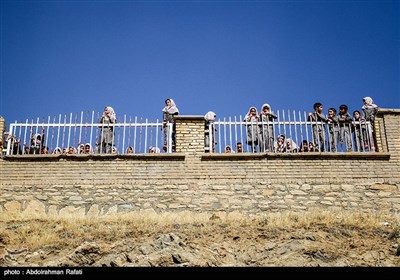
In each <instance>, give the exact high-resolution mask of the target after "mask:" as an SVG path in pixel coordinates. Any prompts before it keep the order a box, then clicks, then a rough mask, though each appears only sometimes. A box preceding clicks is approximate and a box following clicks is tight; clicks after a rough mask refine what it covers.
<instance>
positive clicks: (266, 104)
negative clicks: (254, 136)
mask: <svg viewBox="0 0 400 280" xmlns="http://www.w3.org/2000/svg"><path fill="white" fill-rule="evenodd" d="M265 107H268V109H269V111H270V112H271V106H270V105H269V104H268V103H265V104H263V105H262V106H261V113H262V112H263V111H264V108H265Z"/></svg>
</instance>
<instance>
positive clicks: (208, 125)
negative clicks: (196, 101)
mask: <svg viewBox="0 0 400 280" xmlns="http://www.w3.org/2000/svg"><path fill="white" fill-rule="evenodd" d="M216 117H217V115H216V114H215V113H214V112H213V111H209V112H207V114H205V115H204V119H205V123H204V151H205V152H206V153H208V152H210V150H211V151H212V152H213V153H214V152H215V145H216V144H217V143H216V141H215V139H216V138H215V134H216V132H217V129H216V128H215V125H214V122H215V118H216ZM210 139H212V140H211V141H210Z"/></svg>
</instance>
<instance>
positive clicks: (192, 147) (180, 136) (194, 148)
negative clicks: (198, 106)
mask: <svg viewBox="0 0 400 280" xmlns="http://www.w3.org/2000/svg"><path fill="white" fill-rule="evenodd" d="M204 123H205V119H204V116H176V117H175V124H176V152H178V153H185V154H188V155H198V156H200V155H201V154H203V153H204Z"/></svg>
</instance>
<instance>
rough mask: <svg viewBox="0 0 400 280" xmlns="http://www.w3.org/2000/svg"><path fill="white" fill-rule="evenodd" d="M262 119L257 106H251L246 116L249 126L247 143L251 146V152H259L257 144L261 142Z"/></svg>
mask: <svg viewBox="0 0 400 280" xmlns="http://www.w3.org/2000/svg"><path fill="white" fill-rule="evenodd" d="M259 120H260V116H259V115H258V112H257V108H256V107H250V108H249V111H248V112H247V114H246V117H245V118H244V121H245V122H246V127H247V134H246V144H247V145H249V146H250V147H251V152H253V153H255V152H257V145H258V143H259V141H258V137H259V134H260V133H259V131H260V130H259V127H258V122H259Z"/></svg>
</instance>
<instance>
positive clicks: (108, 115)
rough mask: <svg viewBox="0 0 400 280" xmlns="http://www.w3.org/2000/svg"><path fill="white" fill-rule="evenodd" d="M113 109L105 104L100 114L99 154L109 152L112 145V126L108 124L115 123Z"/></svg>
mask: <svg viewBox="0 0 400 280" xmlns="http://www.w3.org/2000/svg"><path fill="white" fill-rule="evenodd" d="M116 119H117V118H116V116H115V111H114V109H113V108H112V107H110V106H107V107H105V108H104V112H103V115H102V116H101V118H100V120H99V123H100V124H102V126H101V128H100V129H101V132H100V139H99V140H100V141H99V143H100V144H99V152H100V154H104V153H106V154H111V153H112V147H113V145H114V127H113V126H110V124H115V123H116Z"/></svg>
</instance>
